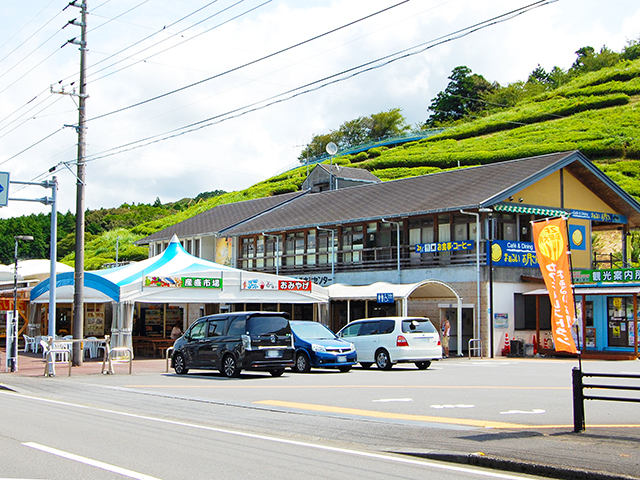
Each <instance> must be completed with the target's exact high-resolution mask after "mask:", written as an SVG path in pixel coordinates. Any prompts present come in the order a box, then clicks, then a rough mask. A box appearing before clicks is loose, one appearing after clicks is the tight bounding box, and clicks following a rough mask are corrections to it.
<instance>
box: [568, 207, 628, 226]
mask: <svg viewBox="0 0 640 480" xmlns="http://www.w3.org/2000/svg"><path fill="white" fill-rule="evenodd" d="M571 218H580V219H582V220H594V221H596V222H607V223H627V217H626V216H625V215H619V214H617V213H604V212H590V211H588V210H571Z"/></svg>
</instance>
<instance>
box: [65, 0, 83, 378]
mask: <svg viewBox="0 0 640 480" xmlns="http://www.w3.org/2000/svg"><path fill="white" fill-rule="evenodd" d="M68 6H72V7H77V8H80V21H79V22H78V21H77V20H76V19H74V20H71V21H70V22H69V23H70V24H71V25H75V26H78V27H80V31H81V34H80V40H78V38H77V37H76V38H73V39H71V40H69V42H68V43H71V44H74V45H78V46H79V47H80V93H79V95H78V126H77V128H76V131H77V133H78V174H77V177H78V178H77V182H76V186H77V196H76V197H77V198H76V261H75V273H74V276H73V278H74V290H73V338H74V339H82V338H83V337H84V210H85V201H84V187H85V181H84V179H85V132H86V127H85V121H86V118H87V112H86V107H85V103H86V99H87V86H86V80H85V68H86V54H87V2H86V1H84V0H73V1H72V2H70V3H69V5H68ZM73 365H76V366H79V365H82V348H81V344H80V342H73Z"/></svg>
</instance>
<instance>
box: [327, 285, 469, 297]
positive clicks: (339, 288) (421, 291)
mask: <svg viewBox="0 0 640 480" xmlns="http://www.w3.org/2000/svg"><path fill="white" fill-rule="evenodd" d="M327 288H328V290H329V297H330V298H331V300H376V299H377V297H378V294H379V293H391V294H393V298H395V299H407V298H409V297H411V298H412V299H431V300H434V299H441V298H447V299H452V298H455V299H459V298H460V296H459V295H458V294H457V293H456V291H455V290H453V288H451V287H450V286H449V285H447V284H446V283H444V282H441V281H439V280H423V281H422V282H417V283H401V284H398V283H387V282H376V283H372V284H371V285H343V284H341V283H336V284H333V285H329V287H327Z"/></svg>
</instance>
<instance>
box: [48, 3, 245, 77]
mask: <svg viewBox="0 0 640 480" xmlns="http://www.w3.org/2000/svg"><path fill="white" fill-rule="evenodd" d="M241 1H242V2H243V1H245V0H241ZM217 2H218V0H213V1H211V2H209V3H208V4H206V5H204V6H202V7H200V8H198V9H196V10H194V11H192V12H191V13H189V14H188V15H185V16H184V17H182V18H180V19H179V20H176V21H175V22H173V23H171V24H169V25H167V26H164V27H162V28H161V29H160V30H158V31H156V32H154V33H152V34H151V35H147V36H146V37H144V38H143V39H141V40H138V41H137V42H136V43H133V44H131V45H129V46H127V47H125V48H123V49H121V50H119V51H118V52H116V53H114V54H111V55H109V56H108V57H106V58H104V59H102V60H100V61H99V62H97V63H95V64H94V65H92V67H89V68H88V69H89V70H90V69H91V68H94V67H96V66H97V65H100V64H101V63H104V62H106V61H108V60H109V59H111V58H114V57H116V56H117V55H120V54H121V53H123V52H125V51H127V50H129V49H131V48H133V47H135V46H136V45H138V44H139V43H141V42H144V41H146V40H149V39H150V38H152V37H154V36H155V35H158V34H159V33H162V32H165V31H167V30H168V29H170V28H171V27H173V26H175V25H177V24H178V23H180V22H182V21H184V20H186V19H187V18H189V17H191V16H193V15H195V14H196V13H198V12H201V11H202V10H204V9H206V8H208V7H210V6H211V5H213V4H214V3H217ZM238 3H240V2H238ZM232 6H234V5H232ZM217 14H218V13H216V14H214V15H211V16H209V17H207V18H205V19H204V20H201V21H200V22H197V23H195V24H193V25H191V26H189V27H187V28H185V29H183V30H181V31H180V32H178V33H176V34H173V35H171V36H170V37H168V38H166V39H163V40H161V41H160V42H157V43H156V44H154V45H151V46H149V47H146V48H144V49H142V50H139V51H138V52H136V53H134V54H133V55H138V54H140V53H142V52H144V51H146V50H148V49H149V48H152V47H154V46H156V45H159V44H160V43H162V42H164V41H166V40H168V39H170V38H173V37H175V36H176V35H181V34H182V33H184V32H186V31H187V30H189V29H191V28H194V27H195V26H197V25H199V24H201V23H202V22H204V21H207V20H209V19H210V18H212V17H214V16H215V15H217ZM207 31H208V30H207ZM193 38H197V37H193ZM193 38H191V39H189V40H193ZM183 43H184V42H183ZM165 51H166V50H165ZM133 55H129V56H128V57H126V58H124V59H121V60H119V61H117V62H115V63H112V64H111V65H108V66H106V67H103V68H101V69H100V70H98V71H96V72H94V73H93V74H92V75H96V74H98V73H100V72H102V71H104V70H107V69H109V68H111V67H113V66H115V65H117V64H118V63H121V62H123V61H126V60H128V59H130V58H133ZM129 66H131V65H129ZM125 68H128V67H125ZM121 70H123V69H121ZM88 76H89V77H90V76H91V75H88ZM106 76H107V75H105V77H106ZM69 78H71V77H66V78H65V79H63V80H60V82H63V81H64V80H67V79H69ZM102 78H104V77H100V78H98V79H97V80H101V79H102ZM94 81H95V80H94Z"/></svg>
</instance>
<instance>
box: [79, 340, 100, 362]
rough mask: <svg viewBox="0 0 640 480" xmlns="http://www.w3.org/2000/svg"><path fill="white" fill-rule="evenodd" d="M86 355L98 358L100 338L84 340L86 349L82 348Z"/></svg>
mask: <svg viewBox="0 0 640 480" xmlns="http://www.w3.org/2000/svg"><path fill="white" fill-rule="evenodd" d="M82 351H83V353H84V354H86V353H89V358H95V357H97V356H98V338H97V337H88V338H85V339H84V347H83V348H82Z"/></svg>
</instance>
